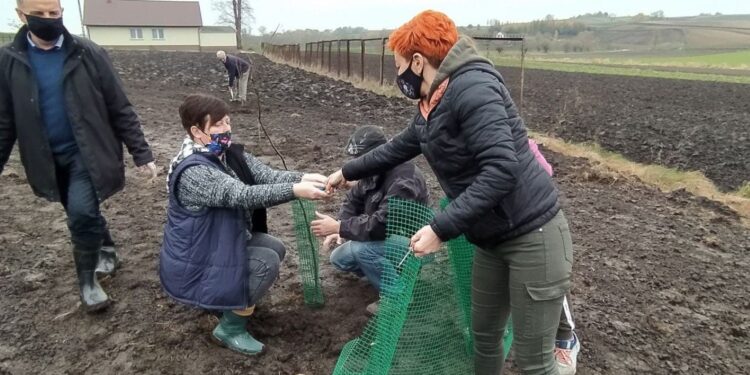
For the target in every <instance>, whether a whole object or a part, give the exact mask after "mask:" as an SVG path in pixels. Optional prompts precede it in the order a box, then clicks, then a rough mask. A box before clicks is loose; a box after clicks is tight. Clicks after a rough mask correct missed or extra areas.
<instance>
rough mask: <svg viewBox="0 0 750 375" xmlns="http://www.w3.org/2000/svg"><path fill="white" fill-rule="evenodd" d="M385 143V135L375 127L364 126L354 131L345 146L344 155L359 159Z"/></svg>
mask: <svg viewBox="0 0 750 375" xmlns="http://www.w3.org/2000/svg"><path fill="white" fill-rule="evenodd" d="M385 142H386V139H385V133H383V131H382V130H380V128H379V127H377V126H372V125H365V126H362V127H360V128H357V130H355V131H354V134H352V136H351V137H349V142H348V143H347V144H346V153H347V154H349V155H351V156H354V157H360V156H362V155H364V154H366V153H367V152H369V151H370V150H372V149H374V148H375V147H378V146H380V145H382V144H384V143H385Z"/></svg>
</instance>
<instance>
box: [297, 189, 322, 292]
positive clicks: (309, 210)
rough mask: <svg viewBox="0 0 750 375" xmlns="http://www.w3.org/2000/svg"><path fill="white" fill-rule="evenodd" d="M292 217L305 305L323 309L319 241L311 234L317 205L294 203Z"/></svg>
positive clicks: (299, 201) (305, 202) (302, 201)
mask: <svg viewBox="0 0 750 375" xmlns="http://www.w3.org/2000/svg"><path fill="white" fill-rule="evenodd" d="M292 216H294V232H295V235H296V239H297V256H298V257H299V275H300V278H301V279H302V295H303V297H304V299H305V305H307V306H311V307H322V306H323V305H324V303H325V298H324V296H323V288H322V286H321V283H320V260H319V259H320V258H319V253H318V239H317V238H316V237H315V236H314V235H313V234H312V232H310V222H311V221H312V220H314V219H315V204H314V203H313V202H311V201H307V200H296V201H294V202H292Z"/></svg>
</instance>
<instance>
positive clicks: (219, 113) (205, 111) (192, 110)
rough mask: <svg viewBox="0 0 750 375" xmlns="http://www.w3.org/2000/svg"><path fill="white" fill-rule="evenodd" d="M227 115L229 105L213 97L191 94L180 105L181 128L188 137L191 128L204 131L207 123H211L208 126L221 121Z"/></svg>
mask: <svg viewBox="0 0 750 375" xmlns="http://www.w3.org/2000/svg"><path fill="white" fill-rule="evenodd" d="M228 114H229V105H228V104H227V103H226V102H225V101H223V100H221V99H219V98H217V97H215V96H213V95H206V94H192V95H190V96H188V97H187V98H185V101H183V102H182V105H180V119H181V120H182V127H183V128H185V131H186V132H187V133H188V135H190V128H191V127H193V126H197V127H198V128H199V129H201V130H205V128H204V127H203V126H204V125H205V124H206V122H207V121H211V123H210V124H209V126H210V125H213V124H215V123H217V122H219V121H221V119H223V118H224V116H226V115H228Z"/></svg>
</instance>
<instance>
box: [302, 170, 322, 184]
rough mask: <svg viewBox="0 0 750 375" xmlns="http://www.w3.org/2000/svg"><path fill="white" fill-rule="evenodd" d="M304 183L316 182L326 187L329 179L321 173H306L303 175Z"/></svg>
mask: <svg viewBox="0 0 750 375" xmlns="http://www.w3.org/2000/svg"><path fill="white" fill-rule="evenodd" d="M302 182H316V183H319V184H324V185H325V184H326V183H327V182H328V177H326V176H323V175H322V174H320V173H305V174H303V175H302Z"/></svg>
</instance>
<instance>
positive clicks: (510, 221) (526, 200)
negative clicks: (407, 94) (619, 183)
mask: <svg viewBox="0 0 750 375" xmlns="http://www.w3.org/2000/svg"><path fill="white" fill-rule="evenodd" d="M444 65H445V66H444ZM446 70H447V72H446ZM441 76H442V77H445V78H447V77H450V81H449V83H448V86H447V89H446V90H445V93H444V94H443V97H442V99H441V100H440V102H439V104H438V105H437V106H436V107H435V108H434V110H432V112H430V114H429V116H428V118H427V119H425V118H424V117H423V116H422V114H421V113H420V112H419V111H417V114H416V115H415V116H414V120H413V121H412V123H411V125H410V126H409V127H408V128H406V129H405V130H404V131H402V132H401V133H400V134H399V135H398V136H396V137H395V138H394V139H393V140H392V141H391V142H389V143H387V144H385V145H382V146H380V147H378V148H377V149H375V150H373V151H371V152H370V153H368V154H366V155H364V156H362V157H361V158H358V159H355V160H352V161H350V162H348V163H347V164H346V165H344V167H343V174H344V178H346V179H347V180H358V179H361V178H364V177H366V176H369V175H373V174H377V173H381V172H382V171H384V170H388V169H389V168H392V167H393V166H395V165H398V164H401V163H403V162H404V161H407V160H410V159H412V158H414V157H415V156H417V155H419V154H420V153H421V154H423V155H424V156H425V158H426V159H427V161H428V162H429V164H430V166H431V167H432V170H433V171H434V172H435V175H436V177H437V179H438V181H439V182H440V185H441V186H442V188H443V190H444V191H445V193H446V195H447V196H448V198H450V199H451V203H450V205H449V206H448V207H447V208H446V210H445V211H444V212H441V213H439V214H437V215H436V216H435V218H434V220H433V221H432V223H431V224H430V225H431V226H432V228H433V230H434V231H435V233H436V234H437V235H438V237H440V239H441V240H443V241H446V240H449V239H451V238H454V237H457V236H459V235H460V234H462V233H463V234H465V235H466V237H467V238H468V239H469V240H470V241H471V242H472V243H474V244H476V245H478V246H481V247H492V246H494V245H497V244H500V243H502V242H504V241H507V240H509V239H513V238H515V237H518V236H520V235H523V234H525V233H528V232H530V231H532V230H534V229H536V228H539V227H541V226H542V225H543V224H545V223H546V222H548V221H549V220H550V219H552V217H553V216H555V214H556V213H557V212H558V211H559V209H560V206H559V203H558V193H557V189H556V187H555V185H554V183H553V182H552V179H551V178H550V176H549V175H547V173H546V172H545V171H544V170H543V169H542V167H541V165H540V164H539V163H538V162H536V160H535V159H534V155H533V153H532V152H531V150H530V149H529V145H528V138H527V135H526V127H525V126H524V123H523V120H522V119H521V118H520V117H519V114H518V110H517V108H516V106H515V104H514V103H513V100H512V99H511V97H510V93H509V92H508V90H507V89H506V87H505V85H504V83H503V79H502V76H501V75H500V74H499V73H498V72H497V70H496V69H495V68H494V66H493V65H491V64H490V63H489V62H487V61H485V60H484V59H483V58H481V57H479V55H478V54H477V53H476V51H475V49H474V47H473V44H472V43H471V42H469V41H466V40H465V39H461V40H460V41H459V43H457V44H456V46H454V47H453V49H452V50H451V52H450V53H449V55H448V57H446V59H445V60H444V61H443V63H442V64H441V66H440V69H439V70H438V77H437V78H436V82H435V83H433V87H432V90H431V92H434V90H435V88H436V87H437V85H438V84H439V81H438V79H440V78H441ZM440 81H442V79H440Z"/></svg>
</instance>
